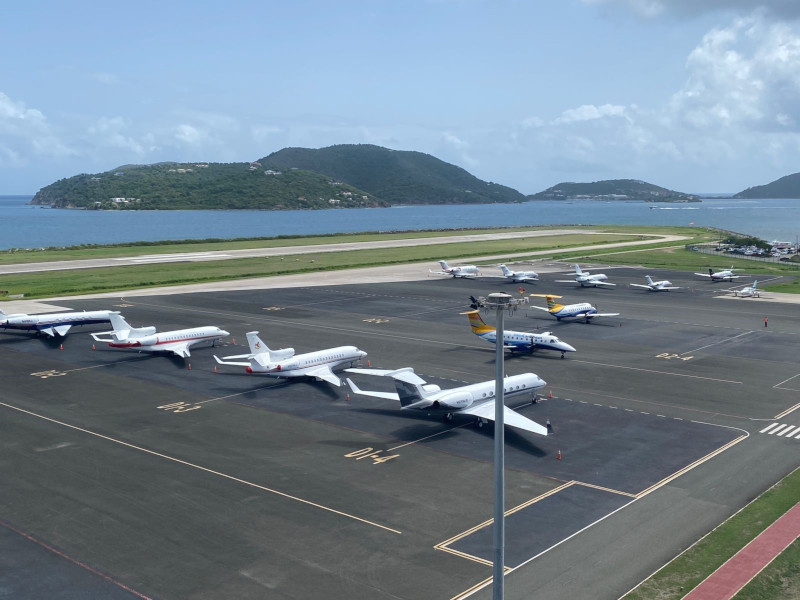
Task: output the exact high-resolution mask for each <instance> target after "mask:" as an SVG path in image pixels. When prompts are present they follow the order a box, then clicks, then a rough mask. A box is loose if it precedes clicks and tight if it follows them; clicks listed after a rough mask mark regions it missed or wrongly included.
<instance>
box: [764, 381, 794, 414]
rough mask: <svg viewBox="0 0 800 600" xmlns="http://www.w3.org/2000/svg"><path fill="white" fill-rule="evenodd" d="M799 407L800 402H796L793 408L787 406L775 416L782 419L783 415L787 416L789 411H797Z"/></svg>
mask: <svg viewBox="0 0 800 600" xmlns="http://www.w3.org/2000/svg"><path fill="white" fill-rule="evenodd" d="M779 389H786V388H779ZM798 408H800V404H795V405H794V406H792V407H791V408H787V409H786V410H785V411H783V412H782V413H779V414H777V415H775V416H774V417H773V418H774V419H782V418H783V417H785V416H786V415H788V414H789V413H792V412H794V411H796V410H797V409H798ZM764 420H771V419H764Z"/></svg>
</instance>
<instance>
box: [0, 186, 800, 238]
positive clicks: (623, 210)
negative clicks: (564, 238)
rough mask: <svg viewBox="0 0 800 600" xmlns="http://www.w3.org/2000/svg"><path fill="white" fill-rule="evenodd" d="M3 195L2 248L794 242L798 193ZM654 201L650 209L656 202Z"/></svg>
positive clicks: (799, 219) (798, 230)
mask: <svg viewBox="0 0 800 600" xmlns="http://www.w3.org/2000/svg"><path fill="white" fill-rule="evenodd" d="M30 199H31V196H0V249H8V248H41V247H47V246H72V245H77V244H88V243H93V244H108V243H117V242H134V241H157V240H182V239H204V238H234V237H269V236H276V235H294V234H323V233H350V232H359V231H392V230H415V229H446V228H453V229H455V228H465V227H488V226H519V225H600V224H619V225H692V224H693V225H695V226H712V227H719V228H722V229H728V230H731V231H737V232H741V233H748V234H752V235H755V236H758V237H761V238H764V239H766V240H768V241H769V240H774V239H779V240H781V241H794V240H795V238H796V237H797V236H798V235H800V200H732V199H721V198H714V199H710V200H703V202H702V203H698V204H654V205H651V204H647V203H644V202H605V201H596V200H581V201H560V202H559V201H552V202H526V203H523V204H478V205H436V206H396V207H392V208H372V209H333V210H317V211H313V210H304V211H259V210H236V211H234V210H219V211H211V210H197V211H186V210H176V211H86V210H63V209H52V208H42V207H38V206H30V205H28V204H26V203H27V202H28V201H29V200H30ZM651 206H652V207H653V208H651Z"/></svg>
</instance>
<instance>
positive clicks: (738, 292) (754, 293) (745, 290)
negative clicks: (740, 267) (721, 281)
mask: <svg viewBox="0 0 800 600" xmlns="http://www.w3.org/2000/svg"><path fill="white" fill-rule="evenodd" d="M720 291H721V292H722V293H728V294H733V295H734V296H739V297H741V298H761V290H760V289H758V279H756V280H755V281H753V283H751V284H750V285H746V286H744V287H742V288H731V289H729V290H720Z"/></svg>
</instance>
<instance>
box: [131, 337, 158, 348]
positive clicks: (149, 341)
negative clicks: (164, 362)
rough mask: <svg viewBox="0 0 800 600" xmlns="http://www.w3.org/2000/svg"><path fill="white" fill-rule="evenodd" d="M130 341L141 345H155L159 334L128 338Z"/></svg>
mask: <svg viewBox="0 0 800 600" xmlns="http://www.w3.org/2000/svg"><path fill="white" fill-rule="evenodd" d="M128 341H129V342H134V343H136V344H137V345H139V346H155V345H156V344H157V343H158V336H157V335H146V336H144V337H140V338H135V339H131V338H128Z"/></svg>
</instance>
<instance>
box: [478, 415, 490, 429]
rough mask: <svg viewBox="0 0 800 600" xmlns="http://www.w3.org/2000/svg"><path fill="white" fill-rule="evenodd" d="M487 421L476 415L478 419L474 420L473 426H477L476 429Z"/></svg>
mask: <svg viewBox="0 0 800 600" xmlns="http://www.w3.org/2000/svg"><path fill="white" fill-rule="evenodd" d="M488 422H489V421H487V420H486V419H484V418H483V417H478V419H476V420H475V427H477V428H478V429H482V428H483V426H484V425H485V424H486V423H488Z"/></svg>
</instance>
